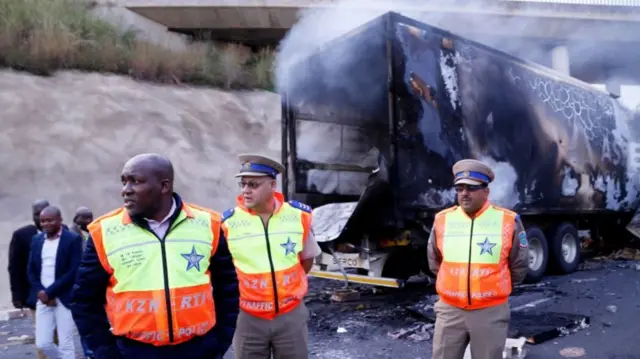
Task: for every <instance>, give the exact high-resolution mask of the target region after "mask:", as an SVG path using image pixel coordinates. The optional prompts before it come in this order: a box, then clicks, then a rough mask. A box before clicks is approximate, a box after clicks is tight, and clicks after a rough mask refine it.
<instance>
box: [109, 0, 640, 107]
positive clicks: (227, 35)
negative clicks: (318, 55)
mask: <svg viewBox="0 0 640 359" xmlns="http://www.w3.org/2000/svg"><path fill="white" fill-rule="evenodd" d="M121 1H124V5H125V6H126V7H127V8H128V9H129V10H131V11H133V12H135V13H137V14H138V15H140V16H142V17H145V18H147V19H149V20H152V21H154V22H156V23H159V24H161V25H163V26H165V27H166V28H168V29H169V30H170V31H173V32H177V33H182V34H186V35H189V36H191V37H193V38H196V39H205V40H218V41H230V42H240V43H244V44H246V45H249V46H256V47H260V46H275V45H277V44H278V42H279V41H280V40H281V39H282V38H283V36H284V35H285V33H286V32H287V31H288V30H289V29H290V28H291V27H292V26H293V25H294V24H295V23H296V21H297V14H298V12H299V11H300V10H303V9H309V8H327V7H333V6H336V2H337V1H336V0H121ZM362 3H364V2H362ZM375 3H376V1H372V2H367V3H366V6H363V5H355V4H354V5H349V6H350V7H351V9H350V11H355V12H358V13H360V14H362V13H363V12H372V13H373V14H372V16H371V18H373V17H375V14H378V13H384V12H386V11H387V10H389V9H386V8H381V7H377V6H376V4H375ZM404 3H405V4H409V5H395V4H394V7H393V10H394V11H397V12H400V13H402V14H404V15H407V16H409V17H412V18H415V19H417V20H421V21H425V22H427V23H430V24H432V25H435V26H438V27H441V28H444V29H446V30H449V31H451V32H454V33H456V34H458V35H462V36H465V37H468V38H471V39H474V40H478V41H480V42H484V43H487V44H488V45H490V46H494V47H496V48H499V49H501V50H503V51H507V52H511V53H513V54H514V55H516V56H519V57H523V58H526V59H528V60H531V61H535V62H538V63H541V64H543V65H546V66H549V67H554V68H555V69H557V70H559V71H561V72H564V73H570V74H571V75H572V76H575V77H577V78H579V79H581V80H583V81H586V82H590V83H608V88H609V90H610V91H611V92H613V93H618V94H619V93H620V86H619V81H613V82H612V81H611V78H612V77H618V78H624V79H632V80H630V81H631V82H632V83H633V84H640V69H637V66H636V63H637V59H639V58H640V0H555V1H552V0H487V1H480V0H476V1H473V0H466V1H465V0H450V1H448V2H445V1H437V2H436V3H431V2H430V1H420V0H415V4H416V5H413V4H412V3H410V2H409V1H408V0H407V1H404ZM340 6H345V7H346V6H347V5H344V4H340ZM359 17H361V18H362V17H363V16H359ZM434 19H435V20H434ZM319 31H321V30H319ZM523 43H526V45H527V46H526V47H525V48H523V46H522V45H523ZM585 49H586V50H585ZM585 58H587V59H585ZM587 60H588V61H587ZM625 81H627V80H625Z"/></svg>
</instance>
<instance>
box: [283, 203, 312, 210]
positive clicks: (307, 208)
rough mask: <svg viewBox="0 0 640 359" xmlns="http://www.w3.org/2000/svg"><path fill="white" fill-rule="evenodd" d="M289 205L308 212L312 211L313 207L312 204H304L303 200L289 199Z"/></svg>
mask: <svg viewBox="0 0 640 359" xmlns="http://www.w3.org/2000/svg"><path fill="white" fill-rule="evenodd" d="M288 203H289V205H290V206H291V207H293V208H297V209H299V210H301V211H304V212H307V213H311V211H312V209H311V206H309V205H307V204H304V203H302V202H298V201H289V202H288Z"/></svg>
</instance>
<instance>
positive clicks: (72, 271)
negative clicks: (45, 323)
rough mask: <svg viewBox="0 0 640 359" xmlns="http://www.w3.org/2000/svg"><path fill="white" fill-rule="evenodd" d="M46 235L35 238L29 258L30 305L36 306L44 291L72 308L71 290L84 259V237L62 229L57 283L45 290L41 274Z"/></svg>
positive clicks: (57, 263) (41, 234) (57, 257)
mask: <svg viewBox="0 0 640 359" xmlns="http://www.w3.org/2000/svg"><path fill="white" fill-rule="evenodd" d="M45 240H46V239H45V234H44V233H40V234H38V235H36V236H35V237H33V241H32V244H31V255H30V256H29V267H28V273H29V282H30V283H31V293H30V295H29V304H30V305H33V306H35V304H36V302H37V300H38V292H40V291H41V290H44V291H45V292H46V293H47V296H48V297H49V298H50V299H54V298H56V299H58V300H59V301H60V302H62V304H63V305H64V306H65V307H67V308H70V306H71V289H72V288H73V283H74V282H75V279H76V272H77V271H78V267H79V266H80V260H81V259H82V237H80V236H79V235H77V234H75V233H73V232H71V231H69V230H68V229H66V228H63V229H62V233H61V234H60V243H58V251H57V254H56V276H55V278H56V279H55V282H54V283H53V284H51V285H50V286H49V287H47V288H45V287H43V286H42V283H41V282H40V272H41V271H42V246H43V245H44V241H45Z"/></svg>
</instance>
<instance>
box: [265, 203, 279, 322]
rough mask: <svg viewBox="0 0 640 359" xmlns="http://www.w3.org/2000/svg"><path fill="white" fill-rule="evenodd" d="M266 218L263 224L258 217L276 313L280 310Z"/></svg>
mask: <svg viewBox="0 0 640 359" xmlns="http://www.w3.org/2000/svg"><path fill="white" fill-rule="evenodd" d="M272 216H273V215H271V216H269V219H267V223H266V224H265V223H264V221H263V220H262V218H260V222H261V223H262V228H264V239H265V241H266V242H267V256H269V266H270V267H271V283H272V284H273V305H274V308H275V309H276V314H278V312H279V311H280V306H279V305H278V286H277V285H276V270H275V268H274V267H273V258H272V257H271V244H270V242H269V221H270V220H271V217H272Z"/></svg>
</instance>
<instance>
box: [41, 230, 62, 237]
mask: <svg viewBox="0 0 640 359" xmlns="http://www.w3.org/2000/svg"><path fill="white" fill-rule="evenodd" d="M61 234H62V227H60V230H59V231H58V233H56V234H54V235H53V237H49V236H48V235H47V234H46V233H45V234H44V238H45V239H57V238H60V235H61Z"/></svg>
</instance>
